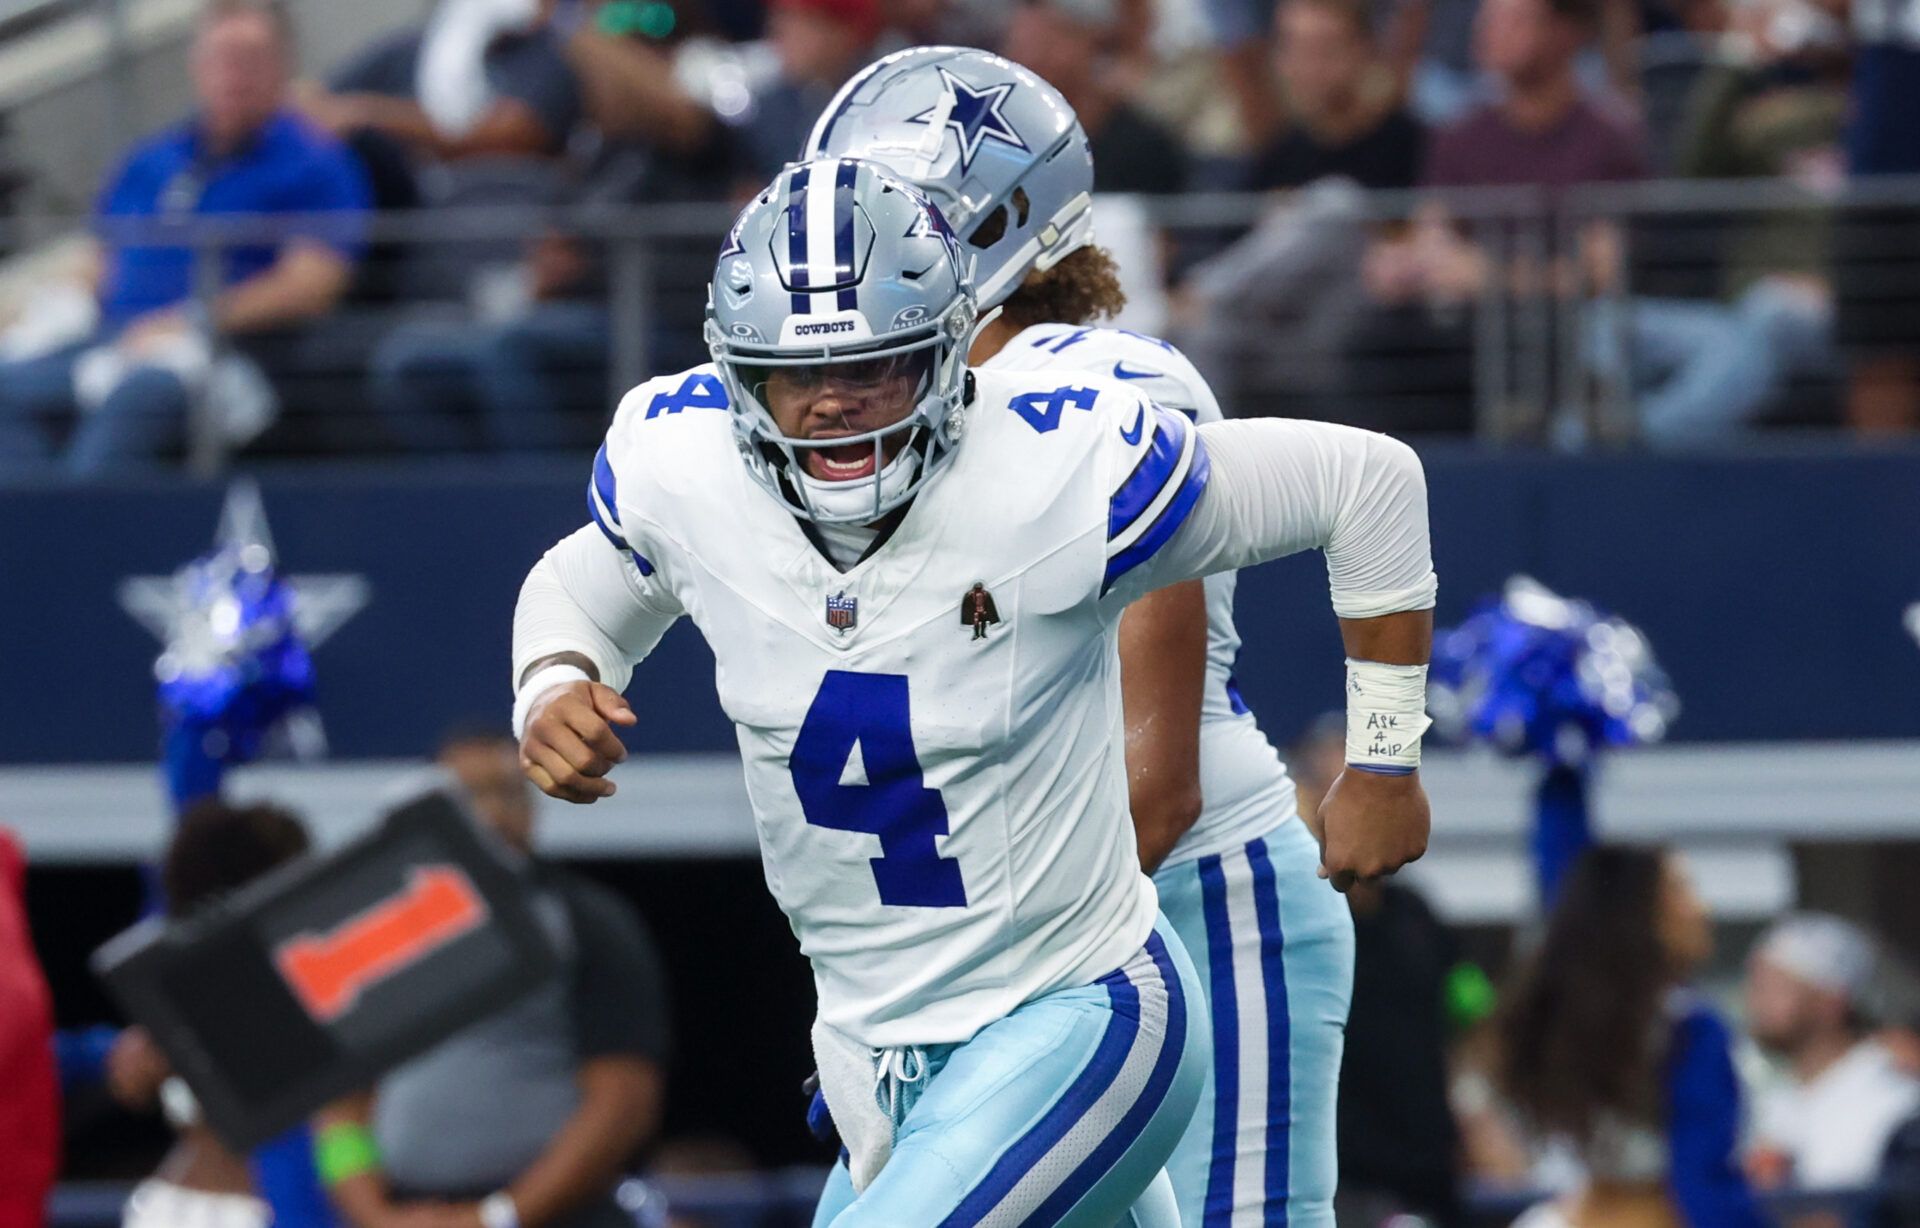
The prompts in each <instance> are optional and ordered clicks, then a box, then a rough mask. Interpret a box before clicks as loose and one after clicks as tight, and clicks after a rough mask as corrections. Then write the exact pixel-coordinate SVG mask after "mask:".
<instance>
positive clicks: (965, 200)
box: [801, 47, 1093, 310]
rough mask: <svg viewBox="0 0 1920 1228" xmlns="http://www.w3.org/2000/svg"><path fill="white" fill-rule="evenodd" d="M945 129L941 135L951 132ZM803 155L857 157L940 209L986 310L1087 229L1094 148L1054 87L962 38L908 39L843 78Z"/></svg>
mask: <svg viewBox="0 0 1920 1228" xmlns="http://www.w3.org/2000/svg"><path fill="white" fill-rule="evenodd" d="M949 138H951V139H949ZM801 156H802V157H806V158H822V157H848V158H867V159H871V160H872V161H875V162H882V163H885V164H886V165H887V166H889V167H891V168H892V169H893V171H894V172H895V173H896V174H899V175H902V176H904V177H905V178H906V179H908V180H909V181H911V182H912V183H914V184H916V185H917V186H918V187H919V188H920V189H921V190H922V191H924V192H925V193H926V194H927V195H928V196H930V197H932V198H933V203H934V204H936V205H939V206H940V210H941V212H943V213H945V214H946V215H947V221H948V222H950V223H952V225H953V228H954V231H955V232H956V233H957V234H959V236H960V239H961V243H962V246H963V249H964V250H965V251H966V253H967V254H968V256H970V257H974V258H976V259H977V261H978V263H977V264H976V265H975V266H974V288H975V291H976V294H977V297H978V298H979V301H980V306H981V308H982V309H983V310H984V309H985V308H988V307H992V306H996V305H998V304H999V303H1001V302H1002V301H1004V300H1005V299H1006V298H1007V296H1008V295H1010V294H1012V293H1013V292H1014V291H1015V290H1017V289H1019V288H1020V283H1021V282H1022V281H1023V280H1025V279H1026V276H1027V274H1028V273H1029V272H1031V271H1032V270H1034V269H1050V268H1052V267H1053V266H1054V265H1056V264H1058V263H1059V262H1060V261H1061V259H1063V258H1064V257H1065V256H1066V255H1067V254H1068V253H1070V252H1072V251H1074V250H1075V249H1077V248H1080V247H1084V246H1085V245H1086V244H1087V243H1089V242H1090V241H1092V238H1093V197H1092V195H1091V193H1092V192H1093V151H1092V150H1091V149H1089V148H1088V146H1087V134H1086V132H1085V131H1084V130H1083V129H1082V128H1081V127H1080V120H1079V118H1078V117H1077V116H1075V115H1074V113H1073V108H1072V107H1070V106H1068V105H1067V100H1066V99H1065V98H1063V97H1061V95H1060V91H1059V90H1056V89H1054V88H1053V87H1052V86H1051V85H1048V84H1047V83H1046V82H1045V81H1042V80H1041V79H1040V78H1039V77H1037V76H1035V75H1034V74H1033V73H1032V72H1030V71H1028V70H1027V69H1025V68H1022V67H1021V66H1020V65H1018V64H1015V63H1013V62H1012V61H1011V60H1005V59H1002V58H1000V57H999V56H997V55H993V54H990V53H988V52H985V51H976V50H974V49H973V48H970V47H910V48H908V49H907V50H905V51H897V52H895V53H894V54H892V55H890V56H887V57H886V58H884V59H881V60H877V61H875V62H874V63H872V64H870V65H868V66H867V67H866V68H865V69H864V70H862V71H861V72H860V73H859V74H858V75H857V76H855V77H854V78H853V80H851V81H849V82H847V83H846V85H844V86H842V87H841V89H840V92H839V93H838V94H836V95H835V96H834V99H833V101H832V102H831V103H829V104H828V105H827V109H826V110H825V111H824V112H822V113H821V115H820V119H819V121H818V122H817V123H815V124H814V126H813V134H812V135H811V136H809V137H808V138H807V145H806V148H805V149H804V150H803V151H802V152H801Z"/></svg>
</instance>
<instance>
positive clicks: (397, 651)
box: [0, 449, 1920, 764]
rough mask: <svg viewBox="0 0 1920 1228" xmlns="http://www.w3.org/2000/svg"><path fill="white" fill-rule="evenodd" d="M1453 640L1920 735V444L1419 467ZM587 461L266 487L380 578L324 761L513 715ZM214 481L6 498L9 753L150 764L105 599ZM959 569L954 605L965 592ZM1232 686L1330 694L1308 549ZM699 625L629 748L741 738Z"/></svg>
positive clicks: (187, 549) (722, 744)
mask: <svg viewBox="0 0 1920 1228" xmlns="http://www.w3.org/2000/svg"><path fill="white" fill-rule="evenodd" d="M1426 459H1427V466H1428V476H1429V482H1430V486H1431V490H1432V508H1433V524H1434V542H1435V555H1436V558H1437V563H1438V567H1439V571H1440V578H1441V585H1440V594H1441V596H1440V608H1439V618H1440V621H1441V622H1442V623H1443V624H1445V623H1450V622H1453V621H1456V620H1458V619H1459V618H1460V617H1461V616H1462V615H1464V614H1465V613H1466V612H1467V610H1468V609H1469V608H1470V607H1471V605H1472V604H1473V602H1474V601H1475V600H1477V599H1478V598H1479V597H1481V596H1482V595H1484V594H1487V593H1490V592H1492V591H1494V590H1496V589H1497V588H1498V587H1499V585H1500V584H1501V583H1502V581H1504V580H1505V579H1506V577H1508V576H1509V575H1512V574H1514V573H1515V572H1526V573H1528V574H1531V575H1533V576H1535V577H1536V578H1538V579H1539V580H1541V581H1542V582H1544V583H1546V584H1548V585H1549V586H1551V587H1553V588H1555V589H1557V590H1559V591H1561V592H1564V593H1568V594H1575V595H1579V596H1584V597H1588V598H1591V599H1593V600H1595V601H1597V602H1600V603H1602V604H1604V605H1606V606H1609V607H1611V608H1613V609H1615V610H1617V611H1619V612H1621V613H1623V614H1625V615H1626V616H1627V617H1629V618H1631V619H1632V620H1634V621H1636V622H1637V623H1639V624H1640V626H1641V627H1642V628H1644V629H1645V631H1646V632H1647V634H1648V635H1649V636H1650V638H1651V639H1652V642H1653V644H1654V645H1655V648H1656V650H1657V652H1658V654H1659V656H1660V659H1661V660H1662V661H1663V662H1664V663H1665V665H1666V666H1667V667H1668V669H1669V671H1670V672H1671V674H1672V675H1673V678H1674V682H1675V685H1676V687H1677V689H1678V691H1679V693H1680V695H1681V697H1682V699H1683V702H1684V704H1685V712H1684V714H1683V716H1682V719H1681V720H1680V722H1679V723H1678V725H1677V726H1676V727H1675V728H1674V730H1673V738H1674V739H1675V740H1676V741H1679V742H1754V741H1763V742H1764V741H1771V740H1808V739H1851V738H1873V739H1907V738H1920V645H1916V643H1915V642H1914V640H1913V638H1912V637H1911V636H1910V635H1909V634H1908V633H1907V632H1906V631H1905V630H1904V629H1903V627H1902V614H1903V611H1905V610H1906V609H1907V607H1909V606H1910V605H1913V604H1914V603H1916V602H1920V451H1916V450H1912V449H1906V450H1892V451H1864V450H1844V451H1841V450H1836V451H1831V452H1822V453H1820V454H1817V455H1808V454H1806V453H1805V452H1794V453H1793V454H1782V455H1778V456H1754V455H1738V456H1733V455H1729V456H1725V457H1700V458H1691V459H1661V458H1646V457H1626V456H1623V457H1613V458H1607V457H1597V458H1573V459H1569V458H1555V457H1535V456H1516V455H1506V454H1488V453H1485V452H1468V451H1459V452H1455V451H1450V450H1436V451H1431V452H1429V453H1428V454H1427V458H1426ZM585 473H586V465H585V464H584V463H581V464H578V465H572V464H559V463H547V462H543V463H540V464H514V465H481V464H478V463H474V464H438V465H434V466H432V467H422V468H404V469H403V468H399V467H393V468H365V469H353V470H330V471H327V470H323V471H315V470H298V471H287V472H284V473H276V472H273V471H271V470H269V471H266V472H264V473H262V474H261V475H260V481H261V486H262V489H263V491H264V494H265V499H266V508H267V514H268V517H269V519H270V521H271V524H272V530H273V534H274V537H275V541H276V545H277V547H278V549H279V552H280V555H281V559H282V561H283V565H284V566H285V567H286V568H287V569H288V570H290V571H292V572H294V573H300V572H349V573H356V574H359V575H362V576H364V577H366V579H367V581H368V583H369V584H370V585H371V589H372V600H371V602H370V604H369V605H368V606H367V608H366V609H364V610H363V611H362V612H361V613H359V614H358V615H357V616H355V617H354V618H353V619H352V621H351V622H349V623H348V624H347V625H346V626H345V627H344V628H343V629H342V630H341V631H339V632H338V633H337V634H336V635H335V636H334V638H333V639H332V640H330V641H329V642H328V643H327V644H326V645H325V646H324V647H323V648H322V649H321V650H320V652H319V655H318V665H319V670H320V678H321V688H322V709H323V712H324V715H325V717H326V721H327V726H328V731H329V736H330V740H331V743H332V746H333V750H334V753H335V754H336V755H337V756H339V757H343V758H369V757H381V758H387V757H395V756H406V755H412V754H417V753H420V752H422V751H424V750H426V749H427V748H428V747H429V746H430V745H431V744H432V741H433V739H434V737H435V735H436V734H437V733H438V731H439V730H441V729H442V728H443V727H445V726H446V725H448V724H449V723H452V722H455V721H461V720H466V719H470V718H473V717H476V716H485V717H494V718H499V719H502V720H504V716H505V712H506V708H507V705H508V703H509V695H508V683H507V672H508V667H507V644H508V624H509V617H510V614H511V611H512V608H513V601H514V596H515V593H516V592H517V590H518V587H519V583H520V580H521V577H522V576H523V575H524V574H525V571H526V568H527V566H528V565H529V564H530V563H531V562H532V561H533V559H534V558H535V557H537V555H538V554H539V552H540V551H541V550H542V549H544V548H545V547H546V546H547V545H548V544H549V543H551V542H552V541H553V540H554V539H555V538H557V537H558V536H560V535H561V534H563V533H566V532H568V531H569V530H571V529H572V528H574V527H576V526H577V525H579V524H581V523H583V522H584V517H585V515H586V506H585V498H584V489H585ZM223 489H224V488H223V486H221V485H219V484H208V485H203V486H182V485H180V484H177V483H164V484H161V483H155V484H151V485H142V484H137V483H136V484H117V485H108V486H104V487H103V486H86V487H80V486H67V485H58V484H50V485H45V486H39V487H28V488H12V489H6V490H0V679H4V683H3V684H0V764H26V763H38V762H56V763H80V762H123V763H124V762H134V761H139V760H142V759H146V758H150V757H151V756H152V754H153V750H154V742H155V734H154V722H153V712H152V681H151V679H152V675H151V672H150V671H151V663H152V659H153V655H154V650H155V645H154V644H153V643H152V642H151V640H150V639H149V637H148V636H147V634H146V632H144V631H143V630H142V629H140V628H139V627H138V626H136V625H135V624H134V623H133V622H132V621H131V620H130V619H129V618H128V617H127V616H126V615H125V614H124V613H123V612H122V611H121V609H120V607H119V605H118V604H117V602H116V600H115V590H116V586H117V585H118V584H119V583H120V581H121V580H122V579H124V578H125V577H127V576H131V575H151V574H158V573H164V572H167V571H169V570H171V569H172V568H174V567H176V566H177V565H179V564H180V563H182V562H184V561H185V560H187V559H189V558H191V557H193V556H194V555H195V554H197V553H200V552H202V551H204V550H205V549H206V548H207V546H208V544H209V543H210V541H211V540H212V535H213V529H214V526H215V523H216V521H217V519H218V514H219V510H220V504H221V500H222V496H223ZM965 579H966V577H958V576H956V577H954V586H955V587H954V599H955V601H956V602H957V601H958V600H959V596H960V591H961V588H962V581H964V580H965ZM1238 608H1239V617H1240V625H1241V628H1242V631H1243V633H1244V635H1245V638H1246V640H1247V645H1246V648H1245V650H1244V653H1243V656H1242V662H1241V666H1240V670H1239V677H1240V681H1241V684H1242V689H1243V691H1244V693H1245V694H1246V696H1247V698H1248V700H1249V702H1250V703H1252V705H1253V706H1254V708H1255V710H1256V711H1257V712H1258V713H1259V714H1260V715H1261V717H1262V720H1263V722H1264V723H1265V724H1266V725H1267V726H1268V728H1270V729H1271V730H1273V731H1274V732H1275V733H1276V734H1278V735H1280V736H1282V737H1284V736H1289V735H1290V734H1291V732H1292V731H1294V730H1295V729H1297V728H1299V727H1300V725H1301V724H1302V723H1303V722H1304V721H1306V720H1307V719H1309V718H1310V717H1311V716H1312V715H1314V714H1315V713H1316V712H1319V711H1322V710H1325V709H1327V708H1329V707H1333V706H1335V705H1337V703H1338V701H1339V696H1340V674H1339V669H1338V660H1339V642H1338V637H1337V632H1336V627H1335V624H1334V621H1333V617H1332V615H1331V613H1330V612H1329V610H1328V607H1327V599H1326V592H1325V584H1324V579H1323V576H1322V572H1321V563H1320V560H1319V558H1318V557H1317V556H1307V557H1306V558H1303V559H1294V560H1287V561H1285V562H1282V563H1279V564H1274V565H1270V566H1267V567H1264V568H1259V569H1256V570H1254V571H1253V572H1250V573H1249V574H1248V575H1246V576H1245V577H1243V580H1242V583H1241V587H1240V597H1239V606H1238ZM711 671H712V661H711V657H710V656H709V655H708V653H707V651H706V649H705V647H704V646H703V645H702V644H701V643H700V640H699V637H698V636H697V635H696V634H695V633H694V632H693V630H692V629H691V628H690V627H688V626H684V625H683V626H682V627H680V628H678V629H676V630H675V631H674V632H673V634H672V635H671V636H670V637H669V638H668V640H667V641H666V642H665V643H664V644H663V645H662V647H661V648H660V650H659V651H658V652H657V653H656V654H655V656H654V658H653V660H652V661H651V662H650V663H649V664H648V665H647V666H646V667H645V668H644V670H643V672H642V673H641V674H640V681H639V684H638V687H637V689H636V691H635V694H636V695H637V696H638V698H639V702H638V703H637V705H636V707H637V710H638V712H639V714H640V725H639V728H638V729H637V730H636V731H635V732H634V734H633V735H632V738H631V741H632V742H633V744H634V745H635V746H636V747H641V748H646V749H649V750H659V751H673V752H697V751H724V750H729V749H731V747H732V745H733V742H732V735H731V732H730V729H729V727H728V725H727V723H726V721H725V719H724V717H723V716H722V714H721V712H720V710H719V707H718V704H717V703H716V701H715V699H714V697H713V690H712V678H711Z"/></svg>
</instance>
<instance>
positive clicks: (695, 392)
mask: <svg viewBox="0 0 1920 1228" xmlns="http://www.w3.org/2000/svg"><path fill="white" fill-rule="evenodd" d="M726 407H727V388H726V385H725V384H722V383H721V382H720V380H719V379H718V377H716V376H712V375H700V374H694V375H689V376H688V377H687V378H686V379H684V380H682V381H681V382H680V387H679V388H677V389H675V390H674V391H672V392H656V393H654V394H653V400H651V401H649V402H647V417H649V418H657V417H659V416H660V415H661V414H677V413H679V412H680V411H681V410H683V409H725V408H726Z"/></svg>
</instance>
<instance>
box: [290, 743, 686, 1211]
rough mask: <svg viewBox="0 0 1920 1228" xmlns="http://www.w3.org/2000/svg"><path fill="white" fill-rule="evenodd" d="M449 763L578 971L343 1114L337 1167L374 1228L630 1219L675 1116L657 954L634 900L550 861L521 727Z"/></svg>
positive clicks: (341, 1182)
mask: <svg viewBox="0 0 1920 1228" xmlns="http://www.w3.org/2000/svg"><path fill="white" fill-rule="evenodd" d="M439 762H440V764H441V766H442V767H444V768H445V769H446V770H447V771H448V772H450V773H451V774H452V775H453V776H454V778H455V779H456V780H457V781H458V782H459V783H460V785H461V786H462V787H463V788H464V789H465V791H466V794H467V796H468V798H469V800H470V801H471V804H472V806H473V809H474V812H475V813H476V815H477V816H478V817H479V819H480V821H481V823H482V824H483V825H484V826H485V827H487V828H488V829H489V830H491V831H492V832H493V834H494V835H496V836H497V837H499V839H500V840H501V842H502V843H503V844H504V845H505V846H506V847H507V849H508V850H509V851H510V852H511V853H512V854H513V855H514V856H515V857H516V858H518V859H520V861H521V862H522V865H523V868H524V873H525V875H526V877H527V880H528V883H529V885H530V886H531V888H532V890H533V892H534V894H535V911H536V912H537V913H538V914H539V915H540V916H541V918H542V919H543V920H544V922H545V923H546V924H547V925H548V927H549V928H550V930H551V932H552V933H553V936H554V938H555V945H556V946H557V947H558V948H559V949H560V950H562V951H563V952H566V953H567V954H566V967H565V970H564V972H563V973H562V975H561V977H560V978H559V979H558V980H556V981H554V982H553V983H551V984H549V985H548V986H546V987H545V988H543V989H541V990H539V991H536V992H535V993H534V994H533V995H532V996H530V997H528V998H525V999H523V1000H522V1001H521V1002H520V1003H519V1004H518V1005H515V1006H513V1007H509V1008H508V1009H507V1010H505V1011H502V1012H500V1013H499V1014H497V1015H494V1016H492V1017H490V1018H488V1019H484V1020H482V1021H480V1022H479V1023H476V1024H474V1025H472V1026H470V1027H468V1028H466V1029H464V1030H462V1031H461V1032H458V1033H456V1034H455V1035H454V1036H452V1037H450V1038H448V1039H447V1040H445V1041H443V1042H442V1043H441V1044H440V1045H439V1046H437V1047H436V1048H434V1049H431V1050H429V1051H428V1052H427V1053H425V1054H423V1055H422V1056H420V1057H418V1058H416V1059H414V1060H413V1061H411V1062H409V1063H407V1064H406V1065H404V1066H402V1067H400V1068H399V1069H397V1070H395V1071H393V1072H392V1073H390V1074H389V1075H387V1077H386V1078H384V1079H382V1080H381V1081H380V1083H379V1085H378V1086H377V1087H376V1088H375V1089H374V1090H373V1091H372V1092H371V1093H370V1094H368V1095H365V1096H361V1097H356V1098H354V1099H353V1100H351V1101H348V1102H343V1103H342V1104H340V1105H337V1106H335V1107H334V1108H332V1109H330V1110H328V1111H327V1113H326V1114H324V1115H323V1117H322V1119H321V1124H320V1126H319V1129H318V1142H317V1152H318V1154H319V1155H320V1156H321V1170H322V1173H323V1175H325V1176H326V1177H327V1178H328V1179H329V1182H330V1185H331V1192H332V1194H333V1197H334V1200H335V1202H336V1204H337V1205H338V1206H339V1207H340V1209H341V1210H342V1211H343V1212H345V1213H346V1214H347V1216H348V1217H349V1218H351V1219H352V1221H353V1222H354V1223H355V1224H356V1225H358V1226H359V1228H392V1226H393V1225H396V1224H399V1223H403V1222H406V1220H407V1219H409V1218H410V1217H432V1216H435V1215H444V1216H448V1217H451V1218H448V1219H446V1220H445V1221H444V1222H446V1223H447V1224H448V1225H449V1226H451V1225H452V1224H454V1223H456V1222H457V1223H459V1224H465V1225H476V1224H480V1223H485V1224H489V1225H492V1224H496V1223H500V1222H511V1223H516V1224H519V1225H522V1226H524V1228H553V1226H555V1225H567V1226H580V1228H587V1226H592V1228H632V1220H631V1218H630V1217H628V1216H627V1214H626V1212H625V1211H623V1210H622V1209H621V1207H620V1205H619V1204H618V1203H617V1202H616V1201H615V1200H614V1196H613V1191H614V1186H615V1183H616V1182H617V1181H618V1180H619V1178H620V1176H621V1175H622V1173H623V1172H624V1171H625V1168H626V1165H627V1164H628V1163H629V1161H630V1160H631V1159H632V1158H633V1154H634V1152H635V1150H636V1149H637V1148H638V1147H639V1146H640V1145H641V1144H643V1143H645V1142H647V1141H648V1140H649V1139H650V1138H651V1137H652V1135H653V1133H654V1131H655V1130H656V1129H657V1128H658V1126H659V1122H660V1110H661V1104H662V1101H663V1096H664V1090H665V1068H664V1061H665V1058H666V1032H667V1023H666V1002H665V990H664V987H663V986H662V983H661V977H660V970H659V960H658V958H657V957H656V955H655V954H654V951H653V947H652V944H651V942H650V941H649V940H648V938H647V936H646V934H645V933H644V931H643V930H642V929H641V927H640V925H639V923H638V921H637V919H636V918H635V917H634V916H633V913H632V911H631V910H630V909H629V908H628V907H627V906H626V904H625V903H624V902H623V901H621V900H620V899H618V898H617V897H615V896H613V895H611V894H610V893H608V892H607V891H605V890H604V889H602V888H600V887H597V886H594V885H593V884H591V883H588V882H587V881H585V880H583V879H580V878H578V877H576V876H574V875H572V874H570V873H567V872H566V871H563V870H561V869H559V868H558V867H555V866H553V865H550V864H548V863H546V862H545V861H543V860H541V859H540V858H538V857H537V856H536V855H535V854H534V851H533V850H534V811H533V794H532V789H531V787H530V786H529V785H528V784H527V782H526V780H525V778H524V777H523V776H522V775H521V772H520V761H519V747H518V745H517V744H516V743H515V742H514V740H513V739H512V738H510V737H507V736H506V735H505V734H496V733H492V732H475V733H459V734H455V735H453V736H452V737H450V738H448V740H447V741H446V742H445V743H444V744H443V745H442V747H441V749H440V754H439ZM449 1203H451V1204H454V1205H452V1206H447V1205H446V1204H449ZM509 1216H510V1217H511V1218H510V1219H509V1218H508V1217H509Z"/></svg>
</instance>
